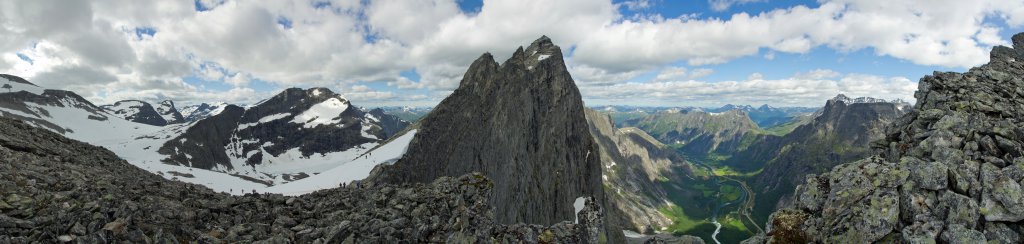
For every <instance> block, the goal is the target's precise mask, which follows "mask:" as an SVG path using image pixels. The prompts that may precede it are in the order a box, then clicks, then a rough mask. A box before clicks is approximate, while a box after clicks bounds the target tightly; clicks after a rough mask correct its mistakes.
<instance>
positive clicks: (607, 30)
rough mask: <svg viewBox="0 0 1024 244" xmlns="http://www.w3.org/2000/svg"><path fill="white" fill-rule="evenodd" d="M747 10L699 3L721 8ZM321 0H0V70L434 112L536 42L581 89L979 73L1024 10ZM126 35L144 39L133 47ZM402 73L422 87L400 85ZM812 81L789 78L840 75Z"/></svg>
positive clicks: (1000, 5)
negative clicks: (344, 98) (779, 76)
mask: <svg viewBox="0 0 1024 244" xmlns="http://www.w3.org/2000/svg"><path fill="white" fill-rule="evenodd" d="M755 1H757V0H710V1H709V3H710V4H711V5H712V6H713V7H714V8H715V9H727V8H728V7H729V6H735V5H737V4H744V3H749V2H755ZM327 3H329V5H328V6H327V7H325V8H314V6H313V5H312V4H311V2H308V1H286V0H268V1H222V0H204V1H202V2H201V3H200V4H201V5H202V6H205V7H206V8H208V9H209V11H205V12H197V11H195V9H194V7H195V3H194V2H193V1H131V2H123V1H111V0H99V1H72V2H67V1H58V0H36V1H2V2H0V36H2V38H0V72H7V73H13V74H17V75H21V76H25V77H26V78H29V79H30V80H33V81H37V82H39V83H43V84H47V85H49V86H51V87H53V88H59V89H69V90H75V91H76V92H79V93H82V95H83V96H86V97H90V98H99V99H108V97H114V96H118V95H116V94H123V95H130V94H155V93H158V92H160V91H161V90H160V89H167V90H166V91H164V92H165V93H167V94H169V95H166V96H167V97H181V98H182V99H193V98H185V97H187V96H188V94H189V93H190V92H191V93H195V94H197V95H195V96H194V98H199V97H203V96H205V95H202V94H208V93H209V94H216V93H215V92H211V91H209V90H207V89H206V88H205V87H202V86H200V87H191V86H189V85H188V84H185V83H184V82H183V81H182V79H183V77H187V76H195V77H199V78H202V79H206V80H212V81H214V82H223V83H225V84H228V85H232V86H236V88H235V89H234V90H233V93H232V94H249V95H253V93H247V91H248V90H245V89H248V88H247V87H248V86H250V85H251V82H249V80H254V79H259V80H266V81H268V82H270V83H272V84H277V85H279V86H330V85H341V86H346V87H350V88H351V87H352V86H353V85H358V84H361V83H362V82H388V83H387V84H388V85H389V86H391V87H395V88H396V89H430V90H433V91H437V93H430V95H429V99H434V100H436V99H438V98H439V97H438V96H440V95H441V94H446V93H445V92H446V91H450V90H451V89H454V88H455V87H456V86H457V85H458V82H459V80H461V78H462V74H463V72H465V70H466V68H467V67H468V65H469V63H470V62H472V61H473V60H474V59H475V58H477V57H479V56H480V54H481V53H483V52H491V53H493V54H494V56H495V57H496V58H497V59H498V61H499V62H501V61H504V59H506V58H507V57H508V56H510V54H511V52H512V51H513V50H515V48H514V47H516V46H519V45H526V44H528V43H529V42H530V41H532V40H534V39H536V38H537V37H539V36H540V35H548V36H550V37H551V38H552V39H553V40H554V41H555V42H556V44H559V45H560V46H562V47H563V48H564V50H563V51H565V52H566V53H567V54H568V53H569V50H570V49H572V55H571V56H570V57H567V61H568V64H567V65H568V67H569V69H570V72H571V73H572V75H573V76H574V78H575V79H576V80H577V81H578V82H579V83H580V85H581V86H588V87H596V86H608V85H623V84H627V83H628V81H630V80H633V79H636V78H637V77H640V76H641V75H643V74H648V73H650V72H660V73H659V74H658V75H657V76H659V78H657V80H658V81H681V80H686V79H700V78H704V77H706V76H708V75H710V74H711V73H712V71H711V70H710V69H703V68H690V69H689V70H686V69H684V68H682V67H677V68H665V67H670V66H672V65H675V64H677V63H680V62H685V63H687V64H689V65H690V66H699V65H702V64H717V63H724V62H729V61H731V60H733V59H736V58H740V57H746V56H756V55H758V54H761V53H765V54H764V58H765V59H769V60H771V59H773V57H775V55H776V53H807V52H810V51H811V50H816V48H822V47H824V48H829V49H833V50H838V51H840V52H850V51H856V50H861V49H865V48H871V49H872V51H873V52H874V53H875V54H877V55H884V56H891V57H895V58H898V59H902V60H907V61H909V62H912V63H914V64H919V65H941V66H948V67H959V68H965V67H970V66H974V65H977V64H980V63H983V62H985V61H986V60H987V59H988V52H987V50H988V49H989V48H990V47H991V46H992V45H1006V44H1008V42H1007V41H1006V40H1004V39H1002V38H1001V37H1000V36H1001V34H1005V33H1001V32H1005V31H1007V30H1006V29H1005V27H1003V26H1004V25H1003V23H1005V24H1006V25H1008V26H1009V27H1011V28H1020V27H1024V2H1021V1H996V0H979V1H959V0H941V1H931V2H927V3H922V2H920V1H914V0H899V1H869V0H821V1H819V5H820V7H816V8H808V7H803V6H796V7H790V8H785V9H776V10H772V11H767V12H764V13H758V14H747V13H738V14H734V15H732V16H729V17H727V18H706V17H700V16H699V15H686V16H679V17H674V16H660V15H644V16H623V15H622V14H621V13H620V12H619V11H621V10H624V9H631V10H634V11H635V10H640V9H644V8H650V7H651V6H652V5H653V3H652V2H651V1H647V0H637V1H627V2H622V3H619V4H615V3H612V2H611V1H592V0H566V1H546V0H485V1H484V5H483V7H482V8H481V9H480V11H479V12H475V13H463V12H460V11H459V9H458V6H457V1H456V0H425V1H417V0H381V1H358V0H333V1H329V2H327ZM715 6H717V7H715ZM55 16H59V17H55ZM282 20H286V22H290V23H291V24H290V27H286V26H282V25H281V24H279V23H278V22H279V21H282ZM136 28H151V29H153V30H155V32H156V33H155V34H154V35H153V36H151V37H149V36H147V37H145V38H138V37H137V36H136V33H135V29H136ZM17 53H21V54H22V55H25V56H26V57H29V58H31V59H32V60H33V63H31V64H30V63H28V62H25V61H22V60H21V59H20V58H19V57H18V56H17V55H16V54H17ZM824 68H827V67H824ZM412 69H414V70H416V71H417V72H418V73H419V75H420V80H419V81H415V82H414V81H411V80H408V79H405V78H402V77H400V76H399V73H400V72H401V71H405V70H412ZM673 69H674V70H673ZM669 71H673V72H676V73H678V74H673V73H671V72H669ZM720 72H726V71H720ZM864 72H869V71H864ZM812 73H813V71H812V72H811V73H808V74H803V75H808V76H804V77H800V79H798V80H803V79H810V80H818V79H831V78H836V77H839V76H837V75H838V74H835V75H832V76H831V77H829V76H820V78H818V76H814V75H815V74H812ZM240 74H244V75H240ZM818 75H820V74H818ZM798 76H800V75H798ZM847 76H850V75H847ZM243 78H244V79H243ZM655 83H657V82H655ZM723 84H724V83H723ZM870 84H876V83H870ZM133 92H137V93H133ZM204 92H207V93H204ZM378 92H389V91H378ZM396 94H397V93H396ZM584 95H585V96H590V94H588V93H586V92H584ZM367 97H368V98H373V97H376V98H381V97H386V94H383V93H381V94H376V95H372V96H371V95H367ZM403 97H412V96H404V95H403ZM236 98H239V99H241V98H242V97H240V96H239V97H236Z"/></svg>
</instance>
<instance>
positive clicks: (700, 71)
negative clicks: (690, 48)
mask: <svg viewBox="0 0 1024 244" xmlns="http://www.w3.org/2000/svg"><path fill="white" fill-rule="evenodd" d="M712 73H715V70H712V69H707V68H697V69H693V71H691V72H690V76H689V77H690V79H700V78H704V77H707V76H709V75H711V74H712Z"/></svg>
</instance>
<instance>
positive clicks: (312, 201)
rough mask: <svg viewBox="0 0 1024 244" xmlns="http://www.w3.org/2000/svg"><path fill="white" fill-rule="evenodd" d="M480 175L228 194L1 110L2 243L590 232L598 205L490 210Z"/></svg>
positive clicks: (507, 237)
mask: <svg viewBox="0 0 1024 244" xmlns="http://www.w3.org/2000/svg"><path fill="white" fill-rule="evenodd" d="M493 187H494V184H493V182H492V181H490V180H488V179H487V178H486V177H483V176H481V175H478V174H469V175H464V176H460V177H441V178H438V179H436V180H434V181H432V182H429V183H423V184H403V185H389V184H373V185H369V184H363V185H348V186H347V187H343V188H335V189H330V190H323V191H318V192H315V193H311V194H307V195H303V196H299V197H284V196H281V195H275V194H247V195H245V196H230V195H227V194H222V193H214V192H213V191H211V190H209V189H207V188H204V187H201V186H197V185H192V184H188V183H182V182H177V181H169V180H165V179H163V178H162V177H160V176H158V175H154V174H152V173H149V172H146V171H145V170H142V169H139V168H136V167H135V166H132V165H130V164H129V163H127V162H125V161H124V160H122V159H119V158H118V157H117V156H116V155H114V154H113V153H112V152H110V151H107V150H106V149H103V148H101V147H96V146H92V145H88V144H85V143H81V142H78V141H74V140H71V139H67V138H65V137H63V136H61V135H58V134H55V133H53V132H50V131H47V130H44V129H40V128H36V127H34V126H30V125H28V124H26V123H24V122H21V121H17V120H12V119H8V118H0V243H65V242H78V243H183V242H191V243H252V242H263V243H426V242H429V243H489V242H497V243H514V242H527V243H597V242H598V238H599V234H600V232H599V231H600V229H601V226H602V222H601V221H602V219H603V217H602V215H601V214H602V211H601V209H600V207H599V205H598V204H597V203H596V202H595V201H593V199H587V201H585V204H584V205H583V206H580V207H581V209H580V211H579V212H578V214H577V215H576V217H577V218H578V220H577V222H575V223H574V222H569V221H566V222H559V223H555V224H552V225H550V226H540V225H525V224H511V225H501V224H496V223H495V221H494V217H493V216H494V212H492V208H491V207H490V206H489V205H488V204H487V202H488V201H487V199H488V196H489V194H490V192H491V190H492V189H493Z"/></svg>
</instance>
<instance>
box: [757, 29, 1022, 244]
mask: <svg viewBox="0 0 1024 244" xmlns="http://www.w3.org/2000/svg"><path fill="white" fill-rule="evenodd" d="M1013 43H1014V47H1013V48H1009V47H1002V46H999V47H996V48H994V49H993V50H992V53H991V61H990V62H989V63H988V64H985V65H982V66H981V67H977V68H972V69H971V70H970V71H968V72H966V73H954V72H945V73H940V72H936V73H935V74H934V75H931V76H926V77H924V78H922V79H921V81H920V83H919V88H918V91H917V93H915V94H914V96H915V97H916V98H917V104H916V105H915V106H914V111H912V112H910V113H909V114H907V115H906V116H904V117H902V118H900V119H899V120H898V121H897V122H895V123H894V124H893V125H892V127H890V129H888V130H887V131H886V139H885V141H884V142H883V143H880V144H879V145H878V149H879V151H880V153H879V154H878V155H876V156H872V157H869V158H867V159H864V160H860V161H857V162H853V163H849V164H843V165H839V166H837V167H836V168H834V169H832V171H831V172H828V173H824V174H822V175H818V176H808V177H807V180H806V183H805V184H804V185H802V186H800V187H798V188H797V191H796V194H795V198H794V202H793V204H792V205H791V206H790V207H789V208H786V209H783V210H780V211H778V212H776V213H774V214H773V215H772V218H771V219H770V220H769V223H768V224H769V228H768V230H767V231H768V233H767V236H761V237H757V238H754V239H751V240H748V241H749V242H754V243H757V242H764V241H773V242H782V243H790V242H801V243H802V242H808V241H815V242H854V243H867V242H935V241H937V240H938V241H942V242H947V243H970V242H983V241H984V240H987V241H989V242H995V243H1020V242H1021V241H1022V240H1024V237H1022V236H1024V222H1022V220H1024V190H1022V188H1021V185H1022V184H1024V158H1022V157H1021V156H1022V152H1024V151H1022V148H1021V145H1022V143H1024V124H1022V123H1021V118H1024V90H1022V87H1024V63H1021V62H1020V61H1021V60H1024V33H1022V34H1017V35H1015V36H1014V37H1013Z"/></svg>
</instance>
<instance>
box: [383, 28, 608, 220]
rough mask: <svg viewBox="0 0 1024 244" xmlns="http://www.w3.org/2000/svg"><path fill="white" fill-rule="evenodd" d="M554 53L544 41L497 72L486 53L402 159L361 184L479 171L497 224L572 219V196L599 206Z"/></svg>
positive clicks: (567, 79) (581, 123)
mask: <svg viewBox="0 0 1024 244" xmlns="http://www.w3.org/2000/svg"><path fill="white" fill-rule="evenodd" d="M583 111H584V107H583V101H582V99H581V97H580V93H579V90H578V89H577V88H576V85H575V83H574V81H573V80H572V77H571V76H570V75H569V72H568V71H567V70H566V67H565V64H564V61H563V59H562V51H561V49H560V48H559V47H558V46H555V45H554V44H552V43H551V40H549V39H548V38H547V37H542V38H540V39H538V40H536V41H534V42H533V44H531V45H530V46H529V47H528V48H526V49H525V50H524V49H523V48H522V47H520V48H519V49H518V50H516V52H515V54H513V55H512V57H511V58H509V59H508V60H506V61H505V62H504V63H502V64H500V65H499V64H498V63H497V62H495V61H494V59H493V57H492V56H491V55H490V54H484V55H483V56H481V57H480V58H479V59H477V60H476V61H475V62H473V64H472V65H471V66H470V68H469V70H468V71H467V72H466V74H465V76H464V77H463V79H462V81H461V83H460V85H459V88H458V89H456V90H455V91H454V92H453V93H452V94H451V95H450V96H448V97H447V98H445V99H444V100H443V101H442V102H441V103H440V104H438V106H437V107H435V108H434V109H433V111H431V112H430V114H428V115H427V116H426V117H424V118H423V119H422V120H420V122H419V130H418V132H417V133H416V137H415V138H414V139H413V140H412V142H411V144H410V145H409V147H408V151H407V152H406V154H405V156H404V157H403V158H402V159H400V160H398V161H397V162H396V163H394V164H393V165H381V166H379V167H378V168H377V169H375V170H374V173H373V174H371V176H370V178H369V181H379V182H393V183H397V182H429V181H432V180H433V179H435V178H437V177H441V176H454V175H462V174H465V173H469V172H481V173H483V174H484V175H486V176H487V177H489V178H491V179H492V180H493V181H494V187H495V190H494V192H493V194H492V195H491V199H490V203H491V204H492V205H493V206H494V207H495V208H496V213H497V216H496V218H497V220H498V221H500V222H502V223H513V222H526V223H533V224H551V223H556V222H558V221H563V220H571V219H573V214H574V213H573V202H574V201H575V200H574V199H577V198H579V197H588V196H590V197H595V198H596V199H604V192H603V189H602V187H601V163H600V156H599V154H598V147H597V144H595V143H594V141H593V139H592V138H591V136H590V133H589V130H588V126H587V121H586V117H585V115H584V112H583Z"/></svg>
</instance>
